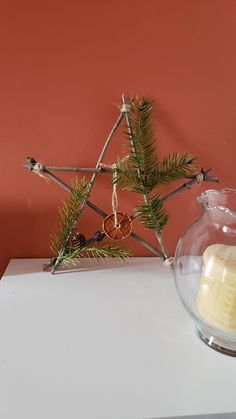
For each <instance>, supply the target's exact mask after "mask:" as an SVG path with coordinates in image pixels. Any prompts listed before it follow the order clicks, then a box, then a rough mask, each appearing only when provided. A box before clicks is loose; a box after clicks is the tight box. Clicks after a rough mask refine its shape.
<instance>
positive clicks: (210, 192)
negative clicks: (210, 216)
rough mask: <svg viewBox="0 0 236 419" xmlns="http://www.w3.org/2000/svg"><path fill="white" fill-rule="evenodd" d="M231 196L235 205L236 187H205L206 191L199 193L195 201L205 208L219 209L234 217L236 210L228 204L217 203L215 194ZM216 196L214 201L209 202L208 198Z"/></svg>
mask: <svg viewBox="0 0 236 419" xmlns="http://www.w3.org/2000/svg"><path fill="white" fill-rule="evenodd" d="M222 195H225V196H227V195H228V196H230V195H231V196H232V197H233V198H234V199H235V205H236V189H234V188H223V189H220V190H217V189H207V190H206V191H204V192H202V193H201V194H200V195H198V196H197V202H199V203H200V204H201V205H202V206H203V207H204V208H206V209H207V210H211V209H219V210H221V211H224V212H225V213H227V214H228V215H230V216H232V217H236V211H235V210H234V211H233V210H232V209H231V208H230V206H228V204H226V205H225V203H224V205H222V204H220V203H217V196H219V197H220V196H222ZM212 197H214V198H216V201H215V202H211V201H210V198H212Z"/></svg>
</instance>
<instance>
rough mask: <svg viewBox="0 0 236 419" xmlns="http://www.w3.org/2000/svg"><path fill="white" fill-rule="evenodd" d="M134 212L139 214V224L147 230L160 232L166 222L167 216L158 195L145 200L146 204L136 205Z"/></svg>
mask: <svg viewBox="0 0 236 419" xmlns="http://www.w3.org/2000/svg"><path fill="white" fill-rule="evenodd" d="M136 210H137V211H138V213H139V218H140V220H141V222H142V223H143V224H144V226H145V228H147V229H149V230H158V231H162V229H163V227H164V225H165V224H166V223H167V221H168V215H167V214H166V212H165V209H164V208H163V202H162V199H161V197H160V195H159V194H157V195H155V196H154V197H152V198H151V197H149V198H147V199H146V202H145V203H144V204H142V205H138V207H137V208H136Z"/></svg>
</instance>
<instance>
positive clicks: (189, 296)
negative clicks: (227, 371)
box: [174, 189, 236, 356]
mask: <svg viewBox="0 0 236 419" xmlns="http://www.w3.org/2000/svg"><path fill="white" fill-rule="evenodd" d="M197 201H198V202H199V203H200V204H201V205H202V213H201V216H200V217H199V218H198V219H197V220H196V221H195V222H194V223H193V224H192V225H191V226H190V227H189V228H188V229H187V230H186V231H185V233H184V234H183V236H182V238H181V239H180V240H179V243H178V245H177V248H176V254H175V266H174V272H175V281H176V287H177V291H178V294H179V296H180V298H181V300H182V303H183V305H184V307H185V308H186V310H187V311H188V312H189V314H190V315H191V317H192V318H193V320H194V322H195V327H196V332H197V334H198V336H199V337H200V338H201V339H202V340H203V341H204V342H205V343H206V344H207V345H208V346H210V347H211V348H213V349H215V350H217V351H219V352H222V353H224V354H227V355H231V356H236V189H235V190H234V189H223V190H221V191H217V190H214V189H212V190H208V191H205V192H204V193H202V194H201V195H199V196H198V198H197Z"/></svg>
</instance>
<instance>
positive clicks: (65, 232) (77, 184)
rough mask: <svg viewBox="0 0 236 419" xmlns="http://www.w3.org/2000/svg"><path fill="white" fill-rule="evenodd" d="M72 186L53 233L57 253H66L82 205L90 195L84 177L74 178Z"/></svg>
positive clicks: (52, 247)
mask: <svg viewBox="0 0 236 419" xmlns="http://www.w3.org/2000/svg"><path fill="white" fill-rule="evenodd" d="M71 186H72V192H71V194H70V196H69V198H68V199H67V200H66V201H63V202H62V206H61V207H60V208H59V211H58V212H59V226H58V230H57V232H56V233H52V235H51V249H52V251H53V252H54V253H55V254H59V253H60V254H61V255H63V254H64V253H66V251H67V247H68V243H69V240H70V237H71V236H72V234H73V232H74V229H75V227H76V224H77V221H78V218H79V216H80V210H81V207H82V205H83V203H84V201H85V200H86V199H87V196H88V191H87V182H86V179H85V178H84V177H83V178H82V179H81V180H79V179H78V178H77V177H75V178H73V179H72V181H71Z"/></svg>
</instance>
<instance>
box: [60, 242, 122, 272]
mask: <svg viewBox="0 0 236 419" xmlns="http://www.w3.org/2000/svg"><path fill="white" fill-rule="evenodd" d="M129 256H130V253H129V251H128V250H127V249H124V248H123V247H121V246H113V245H111V246H104V247H95V246H93V247H87V246H83V247H81V248H77V249H71V250H69V251H68V252H67V253H66V254H65V255H63V256H62V257H61V259H60V263H62V264H64V265H65V266H66V267H68V268H70V267H73V266H76V265H77V264H78V263H79V262H80V259H81V258H89V259H91V258H95V259H97V260H99V259H111V258H116V259H117V260H118V261H121V262H125V261H126V260H127V258H128V257H129Z"/></svg>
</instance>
